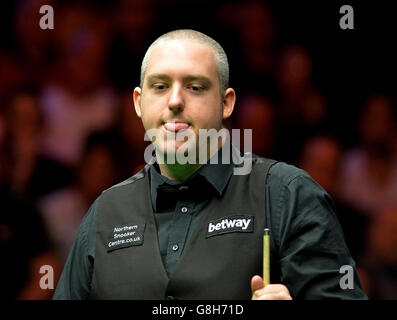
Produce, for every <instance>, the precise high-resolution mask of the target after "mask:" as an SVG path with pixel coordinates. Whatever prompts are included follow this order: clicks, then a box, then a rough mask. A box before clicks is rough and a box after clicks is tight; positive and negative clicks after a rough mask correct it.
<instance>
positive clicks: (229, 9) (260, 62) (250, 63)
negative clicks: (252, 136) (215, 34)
mask: <svg viewBox="0 0 397 320" xmlns="http://www.w3.org/2000/svg"><path fill="white" fill-rule="evenodd" d="M218 16H219V19H220V20H221V21H222V22H223V23H224V24H225V25H227V26H228V27H229V29H230V30H234V33H235V34H236V35H237V41H236V39H235V38H234V39H233V42H235V43H236V46H237V47H236V48H235V49H236V53H237V52H239V53H240V54H241V57H240V58H237V59H236V60H237V61H239V62H238V64H237V63H236V67H235V68H236V73H237V74H242V75H244V77H242V81H241V82H240V81H239V79H238V77H237V78H236V79H235V82H236V83H237V86H238V87H239V88H241V89H242V90H246V89H249V90H256V91H258V92H260V93H261V94H265V95H266V96H270V97H273V96H274V92H275V83H274V72H275V70H274V65H275V56H276V36H277V26H276V21H275V19H274V16H273V13H272V11H271V7H270V6H269V4H268V3H266V2H262V1H255V0H253V1H243V2H237V3H225V4H224V5H223V6H221V7H220V9H219V14H218ZM241 61H244V64H241V63H240V62H241ZM238 66H241V69H237V68H238Z"/></svg>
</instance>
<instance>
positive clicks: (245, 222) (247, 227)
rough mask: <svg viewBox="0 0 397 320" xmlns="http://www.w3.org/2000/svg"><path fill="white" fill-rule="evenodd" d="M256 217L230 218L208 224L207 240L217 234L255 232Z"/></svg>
mask: <svg viewBox="0 0 397 320" xmlns="http://www.w3.org/2000/svg"><path fill="white" fill-rule="evenodd" d="M253 231H254V217H253V216H241V215H238V216H230V217H224V218H220V219H217V220H213V221H210V222H209V223H208V229H207V236H206V237H207V238H208V237H211V236H213V235H217V234H223V233H229V232H253Z"/></svg>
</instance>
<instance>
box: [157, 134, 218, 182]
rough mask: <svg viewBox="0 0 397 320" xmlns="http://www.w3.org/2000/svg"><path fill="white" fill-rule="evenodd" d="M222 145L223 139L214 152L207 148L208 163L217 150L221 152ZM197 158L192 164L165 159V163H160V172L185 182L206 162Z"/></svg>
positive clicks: (169, 177)
mask: <svg viewBox="0 0 397 320" xmlns="http://www.w3.org/2000/svg"><path fill="white" fill-rule="evenodd" d="M222 146H223V143H222V141H219V142H218V146H217V150H216V152H213V153H211V148H207V151H208V154H207V159H206V160H207V161H206V163H207V162H208V160H209V159H210V158H211V157H212V156H214V155H215V154H216V153H217V152H219V150H220V149H221V148H222ZM162 159H166V157H162ZM196 160H197V161H196V163H195V164H191V163H186V164H179V163H177V162H175V163H172V164H170V163H167V161H166V160H165V161H164V163H161V164H160V163H159V168H160V173H161V175H163V176H164V177H166V178H168V179H170V180H176V181H180V182H183V181H185V180H187V179H188V178H189V177H191V176H192V175H193V174H194V173H195V172H196V171H197V170H198V169H200V168H201V167H202V166H203V165H205V163H200V162H199V161H198V160H199V159H196Z"/></svg>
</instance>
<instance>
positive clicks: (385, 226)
mask: <svg viewBox="0 0 397 320" xmlns="http://www.w3.org/2000/svg"><path fill="white" fill-rule="evenodd" d="M396 231H397V205H394V206H388V207H383V208H382V209H380V211H379V212H377V213H376V214H374V215H373V216H372V220H371V224H370V226H369V229H368V234H367V238H366V239H367V241H366V242H365V244H366V246H367V248H368V252H367V257H366V258H367V260H366V262H365V272H366V274H367V278H368V288H369V291H368V294H369V297H370V298H372V299H378V300H379V299H382V300H383V299H387V300H396V299H397V250H396V247H397V232H396Z"/></svg>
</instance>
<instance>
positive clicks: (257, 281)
mask: <svg viewBox="0 0 397 320" xmlns="http://www.w3.org/2000/svg"><path fill="white" fill-rule="evenodd" d="M264 286H265V284H264V282H263V279H262V277H260V276H253V277H252V279H251V290H252V293H254V292H255V291H256V290H259V289H262V288H263V287H264Z"/></svg>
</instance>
